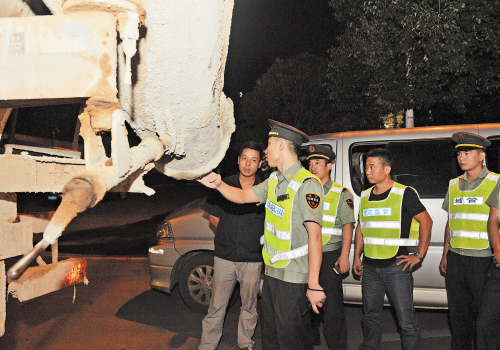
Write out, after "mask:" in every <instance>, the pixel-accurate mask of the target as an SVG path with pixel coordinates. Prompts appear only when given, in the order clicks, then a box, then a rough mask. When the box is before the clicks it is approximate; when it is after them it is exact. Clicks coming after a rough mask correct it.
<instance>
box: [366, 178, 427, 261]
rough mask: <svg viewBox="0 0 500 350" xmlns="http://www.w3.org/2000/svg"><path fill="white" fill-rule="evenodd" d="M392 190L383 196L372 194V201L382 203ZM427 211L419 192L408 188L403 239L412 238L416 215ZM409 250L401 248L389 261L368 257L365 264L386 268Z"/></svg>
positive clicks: (403, 217) (403, 221)
mask: <svg viewBox="0 0 500 350" xmlns="http://www.w3.org/2000/svg"><path fill="white" fill-rule="evenodd" d="M390 191H391V189H389V190H387V191H385V192H384V193H381V194H374V193H373V191H372V192H371V193H370V199H369V200H373V201H382V200H384V199H386V198H387V197H388V196H389V192H390ZM425 210H426V209H425V207H424V205H423V204H422V202H420V198H419V197H418V195H417V192H415V190H414V189H413V188H411V187H407V188H406V189H405V192H404V194H403V210H402V214H401V238H408V237H409V236H410V227H411V221H412V219H413V217H414V216H415V215H418V214H420V213H422V212H424V211H425ZM407 254H408V248H407V247H405V246H402V247H399V250H398V252H397V253H396V255H395V256H394V257H392V258H389V259H371V258H368V257H366V256H364V257H363V263H364V264H367V265H370V266H372V267H386V266H389V265H392V264H393V263H394V262H396V256H400V255H407Z"/></svg>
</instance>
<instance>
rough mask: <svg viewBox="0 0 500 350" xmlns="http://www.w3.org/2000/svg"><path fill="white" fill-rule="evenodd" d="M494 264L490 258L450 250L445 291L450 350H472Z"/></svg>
mask: <svg viewBox="0 0 500 350" xmlns="http://www.w3.org/2000/svg"><path fill="white" fill-rule="evenodd" d="M490 264H491V258H489V257H484V258H483V257H472V256H465V255H460V254H457V253H454V252H452V251H449V252H448V254H447V267H446V278H445V280H446V290H447V295H448V306H449V309H450V323H451V338H452V341H451V349H452V350H458V349H460V350H462V349H463V350H466V349H473V342H474V340H475V338H476V337H475V335H476V331H475V329H476V327H475V326H476V319H477V316H478V314H479V308H480V307H481V300H482V297H483V289H484V286H485V284H486V279H487V277H488V269H489V266H490Z"/></svg>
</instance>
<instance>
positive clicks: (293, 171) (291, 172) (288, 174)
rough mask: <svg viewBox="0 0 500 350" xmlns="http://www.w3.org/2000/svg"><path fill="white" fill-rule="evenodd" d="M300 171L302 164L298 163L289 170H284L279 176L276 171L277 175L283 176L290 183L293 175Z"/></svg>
mask: <svg viewBox="0 0 500 350" xmlns="http://www.w3.org/2000/svg"><path fill="white" fill-rule="evenodd" d="M300 169H302V164H301V163H300V161H297V163H295V164H294V165H292V166H291V167H290V168H288V169H286V171H285V172H284V173H283V174H279V170H278V175H281V176H283V177H284V178H285V180H286V181H287V182H290V181H292V179H293V177H294V176H295V174H297V173H298V172H299V170H300Z"/></svg>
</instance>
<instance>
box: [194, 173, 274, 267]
mask: <svg viewBox="0 0 500 350" xmlns="http://www.w3.org/2000/svg"><path fill="white" fill-rule="evenodd" d="M223 181H224V182H225V183H226V184H228V185H230V186H233V187H237V188H241V184H240V173H237V174H235V175H232V176H228V177H226V178H224V179H223ZM261 182H262V180H261V179H260V178H259V177H258V176H255V182H254V185H257V184H259V183H261ZM202 209H203V210H205V211H206V212H207V213H209V214H210V215H213V216H216V217H218V218H220V220H219V224H218V226H217V230H216V232H215V239H214V244H215V248H214V252H215V256H216V257H218V258H221V259H225V260H229V261H234V262H261V261H262V245H261V244H260V237H261V236H262V235H263V234H264V218H265V208H264V206H257V205H256V204H255V203H248V204H236V203H233V202H230V201H228V200H227V199H225V198H224V197H223V196H222V195H221V194H220V193H219V192H217V191H213V192H212V193H211V194H210V196H209V197H208V198H207V201H206V202H205V204H204V205H203V207H202Z"/></svg>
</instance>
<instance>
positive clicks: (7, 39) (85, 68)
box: [0, 0, 235, 335]
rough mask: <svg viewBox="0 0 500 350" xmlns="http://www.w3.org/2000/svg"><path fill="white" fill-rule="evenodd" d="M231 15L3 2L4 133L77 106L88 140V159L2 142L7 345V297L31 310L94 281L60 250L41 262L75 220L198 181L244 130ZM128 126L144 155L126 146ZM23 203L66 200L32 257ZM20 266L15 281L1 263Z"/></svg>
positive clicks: (99, 1) (133, 3)
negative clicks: (28, 111) (28, 197)
mask: <svg viewBox="0 0 500 350" xmlns="http://www.w3.org/2000/svg"><path fill="white" fill-rule="evenodd" d="M233 4H234V0H213V1H205V0H192V1H183V0H175V1H164V0H143V1H141V0H43V1H42V0H0V17H1V18H0V77H1V78H0V134H2V133H3V131H4V130H3V129H4V127H5V125H6V123H7V121H8V119H9V117H11V116H12V115H14V114H15V112H16V110H17V109H18V108H20V107H27V106H48V105H57V104H68V103H73V104H74V103H80V104H81V110H80V114H79V116H78V123H77V125H78V129H79V135H80V136H81V137H82V138H83V140H84V145H83V149H84V152H83V153H84V157H83V159H81V158H82V157H80V152H78V151H76V150H75V149H73V150H67V149H61V148H51V147H45V148H40V147H33V146H30V145H26V144H10V143H8V142H3V143H2V145H3V150H4V153H3V154H0V242H1V244H0V335H2V334H3V333H4V323H5V317H6V316H5V313H6V312H5V309H6V303H5V299H6V290H7V286H8V292H9V293H12V294H14V295H15V296H16V297H17V298H19V299H20V300H21V301H22V300H28V299H31V298H34V297H37V296H39V295H43V294H46V293H49V292H51V291H54V290H57V289H60V288H62V287H64V286H67V285H72V284H74V283H76V282H82V281H85V280H86V278H85V260H82V259H69V260H64V261H60V262H57V249H52V251H53V252H56V253H53V254H52V255H53V256H52V260H53V261H52V263H51V264H45V263H44V262H43V260H41V259H40V257H39V254H40V252H42V251H43V250H44V249H46V248H47V247H48V246H49V245H55V244H57V239H58V238H59V237H60V235H61V233H62V232H63V231H64V229H65V227H66V226H67V225H68V224H69V222H70V221H71V220H72V219H73V218H74V217H75V216H76V215H78V213H81V212H82V211H84V210H85V209H87V208H90V207H93V206H95V205H96V204H97V203H98V202H99V201H100V200H101V199H102V198H103V197H104V195H105V193H106V192H107V191H109V190H118V191H124V192H128V191H130V192H142V193H145V194H147V195H152V194H153V193H154V190H152V189H151V188H148V187H146V186H145V184H144V181H143V175H144V174H145V173H147V172H148V171H150V170H151V169H153V168H156V169H157V170H158V171H160V172H161V173H164V174H165V175H167V176H170V177H173V178H175V179H194V178H197V177H199V176H201V175H203V174H205V173H207V172H209V171H210V170H211V169H213V168H215V167H216V166H217V165H218V164H219V162H220V161H221V160H222V158H223V156H224V154H225V152H226V150H227V148H228V146H229V141H230V136H231V134H232V132H233V131H234V128H235V125H234V118H233V104H232V102H231V100H230V99H228V98H226V96H225V95H224V93H223V92H222V88H223V85H224V68H225V62H226V57H227V50H228V43H229V31H230V25H231V16H232V9H233ZM35 117H36V116H35ZM75 118H76V117H75ZM67 122H68V123H71V122H72V123H75V121H74V120H73V121H71V120H68V121H67ZM126 124H128V125H129V126H130V127H131V128H132V130H133V131H134V132H135V133H136V134H137V135H138V136H139V137H140V139H141V142H140V144H139V145H137V146H135V147H130V146H129V143H128V138H127V129H126ZM108 132H109V133H111V154H110V155H107V154H106V152H105V149H104V146H103V143H102V138H101V135H102V134H103V133H108ZM20 192H56V193H62V200H61V204H60V205H59V207H58V208H57V210H56V211H55V213H54V214H53V216H52V217H51V220H50V222H49V223H48V225H46V227H45V229H44V233H43V239H42V240H41V241H40V242H39V243H38V244H36V245H35V246H34V247H33V222H31V221H22V220H19V217H18V213H17V206H16V193H20ZM22 255H24V256H23V257H22V258H21V259H20V260H19V261H17V262H16V263H15V264H14V265H13V266H12V267H11V268H10V269H9V271H8V272H7V273H6V272H5V270H6V268H5V262H4V261H3V260H5V259H7V258H11V257H15V256H22ZM35 259H36V260H37V262H38V264H39V266H33V267H29V266H30V265H32V264H31V263H32V261H33V260H35ZM26 269H27V270H26ZM23 273H24V274H23Z"/></svg>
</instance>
